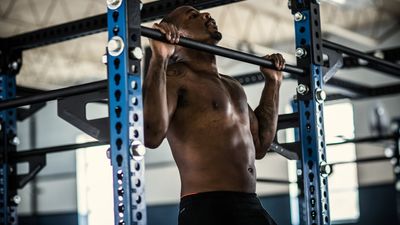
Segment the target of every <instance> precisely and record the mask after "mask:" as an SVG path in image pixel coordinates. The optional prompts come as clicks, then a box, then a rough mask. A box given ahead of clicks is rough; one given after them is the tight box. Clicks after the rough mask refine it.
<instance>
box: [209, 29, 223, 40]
mask: <svg viewBox="0 0 400 225" xmlns="http://www.w3.org/2000/svg"><path fill="white" fill-rule="evenodd" d="M211 37H212V38H213V39H214V40H216V41H220V40H221V39H222V34H221V32H219V31H215V32H213V33H211Z"/></svg>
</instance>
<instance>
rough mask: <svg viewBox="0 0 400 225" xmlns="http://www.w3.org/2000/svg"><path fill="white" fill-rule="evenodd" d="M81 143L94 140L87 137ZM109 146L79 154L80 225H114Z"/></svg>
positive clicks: (83, 150) (77, 162)
mask: <svg viewBox="0 0 400 225" xmlns="http://www.w3.org/2000/svg"><path fill="white" fill-rule="evenodd" d="M77 140H78V142H80V143H82V142H87V141H93V139H91V138H89V137H88V136H86V135H82V136H79V137H78V138H77ZM107 148H108V146H106V145H103V146H97V147H90V148H85V149H80V150H78V151H76V174H77V190H78V191H77V193H78V201H77V202H78V213H79V225H110V224H114V201H113V186H112V167H111V164H110V160H109V159H108V158H107V157H106V150H107Z"/></svg>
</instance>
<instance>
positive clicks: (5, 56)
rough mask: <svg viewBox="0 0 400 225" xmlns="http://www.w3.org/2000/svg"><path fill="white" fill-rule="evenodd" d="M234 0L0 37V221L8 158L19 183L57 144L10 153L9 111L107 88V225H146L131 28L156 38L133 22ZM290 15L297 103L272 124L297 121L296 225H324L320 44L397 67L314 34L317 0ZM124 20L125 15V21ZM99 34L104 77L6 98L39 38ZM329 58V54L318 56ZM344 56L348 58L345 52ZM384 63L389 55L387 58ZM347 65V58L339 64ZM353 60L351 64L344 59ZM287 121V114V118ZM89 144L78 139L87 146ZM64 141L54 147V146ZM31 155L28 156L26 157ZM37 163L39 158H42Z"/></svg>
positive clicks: (9, 198)
mask: <svg viewBox="0 0 400 225" xmlns="http://www.w3.org/2000/svg"><path fill="white" fill-rule="evenodd" d="M240 1H241V0H231V1H228V0H208V1H207V0H163V1H156V2H152V3H148V4H144V5H141V3H140V1H138V0H129V1H127V0H114V1H108V3H109V5H108V12H107V13H106V14H102V15H98V16H93V17H89V18H84V19H81V20H77V21H73V22H69V23H65V24H60V25H57V26H53V27H49V28H44V29H40V30H37V31H33V32H29V33H25V34H20V35H16V36H13V37H9V38H2V39H0V86H1V88H0V98H1V100H2V101H0V110H1V111H0V122H1V130H0V132H1V135H0V140H1V150H0V156H1V157H0V158H1V161H0V164H1V165H0V225H1V224H17V223H18V221H17V218H16V206H17V205H18V202H19V199H18V197H17V196H16V190H17V187H18V181H21V180H20V179H22V178H20V177H17V175H16V162H18V161H19V160H20V159H24V160H26V159H30V160H31V161H29V163H30V167H31V164H32V168H31V169H32V170H34V171H31V172H33V173H32V174H31V175H30V176H28V177H25V178H23V179H24V180H27V179H29V178H30V177H33V176H34V175H35V174H36V173H38V172H39V171H40V169H41V168H43V166H44V165H45V160H44V159H43V157H45V154H46V153H49V152H56V151H62V150H63V148H58V147H54V148H48V149H44V150H43V151H42V152H41V153H40V154H39V153H34V152H32V151H31V152H30V153H29V154H25V155H21V154H22V153H16V147H15V144H17V142H18V139H17V137H16V110H15V108H16V107H18V106H21V105H26V104H33V103H35V102H44V101H48V100H52V99H58V98H60V97H66V96H73V95H78V94H83V93H88V92H91V91H94V90H98V89H99V88H100V89H105V88H107V87H108V99H109V101H108V104H109V115H110V118H109V122H110V126H109V130H110V139H109V140H108V142H109V143H110V158H111V162H112V165H113V180H114V211H115V224H118V225H122V224H143V225H145V224H146V204H145V200H144V196H143V193H144V189H143V186H144V181H143V177H144V175H143V174H144V163H143V160H142V154H143V144H142V143H143V115H142V114H143V110H142V107H143V106H142V94H141V83H142V75H141V69H140V60H141V58H142V50H141V46H140V35H141V34H142V35H145V36H147V37H150V38H154V39H158V40H162V41H165V38H164V37H163V35H161V33H160V32H157V31H155V30H152V29H148V28H145V27H141V26H140V24H141V22H147V21H151V20H154V19H158V18H161V17H162V16H164V15H165V14H166V13H168V12H169V11H171V10H172V9H174V8H175V7H177V6H180V5H192V6H194V7H196V8H198V9H206V8H210V7H214V6H219V5H224V4H229V3H234V2H240ZM289 6H290V8H291V10H292V14H293V15H294V20H295V31H296V56H297V66H291V65H287V66H286V68H285V71H287V72H290V73H292V74H293V78H295V79H297V80H298V89H297V101H298V102H297V104H298V113H296V114H295V115H286V116H285V115H280V116H281V117H282V118H283V117H285V118H286V117H287V118H288V120H290V121H286V122H285V121H284V120H280V123H281V126H280V128H279V129H286V128H288V127H297V128H299V132H300V140H299V141H298V142H296V143H289V144H292V145H290V146H293V147H296V146H298V147H299V149H294V151H295V152H296V154H299V156H300V157H299V161H298V162H299V163H298V165H299V168H298V169H299V170H300V171H301V173H299V181H301V182H299V187H300V190H301V192H300V199H301V201H300V205H299V206H300V209H301V212H300V215H301V216H300V218H301V224H309V225H313V224H330V217H329V201H328V189H327V174H328V173H329V169H330V167H329V165H328V164H326V158H325V145H326V144H325V141H324V133H325V132H324V126H323V102H324V100H325V96H324V92H323V90H322V89H323V85H324V83H325V82H324V77H323V76H324V72H323V69H324V67H326V65H325V64H324V62H323V60H322V59H323V57H322V55H323V53H324V52H325V51H327V49H330V50H333V51H336V52H337V54H338V55H340V56H339V58H341V55H342V53H346V54H348V55H349V56H350V57H357V58H361V59H364V60H366V61H367V67H368V68H372V69H376V70H379V71H383V72H385V73H389V74H392V75H393V76H395V77H400V75H399V73H400V66H399V65H398V64H394V63H391V62H388V61H387V60H381V59H378V58H376V57H373V56H371V55H370V54H368V53H362V52H359V51H356V50H354V49H350V48H347V47H344V46H340V45H338V44H335V43H332V42H329V41H325V40H322V39H321V37H320V36H321V35H320V34H321V28H320V26H321V23H320V16H319V0H289ZM126 21H128V22H126ZM103 31H108V34H109V45H108V54H107V62H108V64H107V66H108V67H107V68H108V80H107V81H100V82H95V83H90V84H86V85H80V86H78V87H71V88H65V89H62V90H54V91H49V92H43V93H39V94H37V95H34V96H28V97H19V98H15V96H16V93H15V92H16V85H15V76H16V74H18V71H19V69H20V68H21V66H22V57H21V52H22V51H24V50H27V49H31V48H36V47H39V46H43V45H48V44H53V43H58V42H62V41H66V40H70V39H73V38H79V37H82V36H86V35H90V34H95V33H98V32H103ZM179 44H180V45H183V46H186V47H190V48H195V49H198V50H201V51H207V52H211V53H214V54H218V55H222V56H225V57H230V58H234V59H238V60H242V61H245V62H248V63H253V64H256V65H262V66H266V67H269V68H273V63H271V62H270V61H268V60H263V59H260V58H259V57H255V56H251V55H248V54H245V53H241V52H237V51H233V50H229V49H224V48H221V47H218V46H207V45H203V44H201V43H196V42H193V41H191V40H190V39H185V38H182V39H181V42H180V43H179ZM328 55H329V56H331V55H330V54H328ZM350 59H353V58H350ZM343 60H344V62H345V66H346V65H347V66H348V65H352V66H364V65H356V64H357V63H354V61H352V60H349V58H348V57H347V58H343ZM389 61H392V60H390V59H389ZM346 62H347V64H346ZM351 63H353V64H351ZM328 69H329V68H328ZM237 79H238V80H239V81H240V82H241V83H242V84H243V85H246V84H251V83H256V82H260V81H262V80H263V79H262V78H260V76H259V75H257V74H247V75H242V76H239V77H237ZM331 82H332V83H333V84H334V85H337V86H341V87H344V88H346V87H347V88H348V87H350V86H352V87H355V86H353V84H352V83H349V82H346V81H342V80H339V79H334V78H333V79H331ZM356 87H357V88H356V92H357V93H358V94H360V96H362V97H371V96H380V95H386V94H395V93H400V88H399V85H392V86H390V88H388V86H385V87H378V88H370V87H365V86H362V85H359V86H356ZM293 120H295V121H293ZM96 144H97V143H89V144H88V145H96ZM66 148H68V149H70V148H71V146H64V149H66ZM33 159H35V160H36V161H33ZM43 160H44V161H43Z"/></svg>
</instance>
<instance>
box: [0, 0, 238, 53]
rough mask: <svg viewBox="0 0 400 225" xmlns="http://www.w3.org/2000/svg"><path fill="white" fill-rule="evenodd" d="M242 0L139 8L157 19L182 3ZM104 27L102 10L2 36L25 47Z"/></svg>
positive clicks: (167, 1) (174, 0) (171, 1)
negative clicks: (95, 14) (100, 12)
mask: <svg viewBox="0 0 400 225" xmlns="http://www.w3.org/2000/svg"><path fill="white" fill-rule="evenodd" d="M240 1H243V0H161V1H154V2H150V3H146V4H144V5H143V8H142V10H141V18H142V22H149V21H152V20H156V19H160V18H162V17H163V16H164V15H166V14H167V13H169V12H170V11H172V10H173V9H175V8H176V7H178V6H181V5H192V6H193V7H195V8H198V9H207V8H211V7H216V6H220V5H225V4H230V3H234V2H240ZM104 31H107V15H106V14H101V15H97V16H92V17H88V18H84V19H80V20H76V21H72V22H68V23H64V24H59V25H56V26H52V27H48V28H43V29H40V30H36V31H32V32H28V33H24V34H19V35H16V36H13V37H9V38H6V39H4V42H3V43H7V47H8V48H10V49H19V50H28V49H32V48H36V47H40V46H44V45H49V44H55V43H59V42H63V41H68V40H71V39H75V38H79V37H83V36H87V35H92V34H96V33H100V32H104Z"/></svg>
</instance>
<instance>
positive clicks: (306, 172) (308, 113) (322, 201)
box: [289, 0, 330, 225]
mask: <svg viewBox="0 0 400 225" xmlns="http://www.w3.org/2000/svg"><path fill="white" fill-rule="evenodd" d="M289 3H290V4H289V5H290V7H291V9H292V13H293V15H294V20H295V32H296V57H297V65H298V67H300V68H303V69H304V70H305V71H306V73H305V75H304V76H299V77H298V86H297V100H298V112H299V118H300V126H299V134H300V140H301V159H300V161H299V162H298V163H297V165H298V176H299V178H300V179H299V189H300V196H299V208H300V224H307V225H322V224H323V225H325V224H330V215H329V201H328V182H327V176H328V175H329V173H330V167H329V165H327V164H326V154H325V138H324V123H323V118H324V117H323V108H324V107H323V101H324V100H325V97H326V96H325V92H324V91H323V90H322V89H323V79H322V68H321V65H322V63H323V59H322V44H321V43H322V41H321V28H320V15H319V0H291V1H290V2H289Z"/></svg>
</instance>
